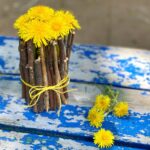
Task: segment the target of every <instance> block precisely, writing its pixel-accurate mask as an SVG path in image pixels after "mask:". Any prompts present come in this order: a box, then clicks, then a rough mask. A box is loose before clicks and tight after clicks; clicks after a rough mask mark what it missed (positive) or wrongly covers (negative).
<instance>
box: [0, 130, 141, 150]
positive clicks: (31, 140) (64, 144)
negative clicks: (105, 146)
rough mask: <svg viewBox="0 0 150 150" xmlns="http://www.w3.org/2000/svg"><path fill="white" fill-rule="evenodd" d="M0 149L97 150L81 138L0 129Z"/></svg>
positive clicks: (135, 149)
mask: <svg viewBox="0 0 150 150" xmlns="http://www.w3.org/2000/svg"><path fill="white" fill-rule="evenodd" d="M0 147H1V150H16V149H17V150H29V149H30V150H36V149H40V150H50V149H53V150H54V149H61V150H66V149H68V150H98V149H99V148H98V147H97V146H96V145H94V143H93V142H92V141H91V142H88V141H82V140H74V139H65V138H59V137H53V136H44V135H37V134H31V133H20V132H15V131H6V130H0ZM122 149H125V150H138V148H131V147H126V146H113V147H112V148H110V150H122Z"/></svg>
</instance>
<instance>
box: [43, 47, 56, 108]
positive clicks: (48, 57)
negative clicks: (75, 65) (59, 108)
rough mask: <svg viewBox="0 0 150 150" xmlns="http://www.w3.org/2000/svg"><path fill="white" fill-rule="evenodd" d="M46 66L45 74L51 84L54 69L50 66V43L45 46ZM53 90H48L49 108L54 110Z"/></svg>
mask: <svg viewBox="0 0 150 150" xmlns="http://www.w3.org/2000/svg"><path fill="white" fill-rule="evenodd" d="M45 52H46V67H47V75H48V85H50V86H52V85H53V79H52V75H53V76H54V74H53V73H54V71H53V67H52V59H53V58H52V55H51V47H50V45H49V46H47V49H46V51H45ZM53 95H54V94H53V91H49V105H50V109H51V110H54V109H55V107H54V97H53Z"/></svg>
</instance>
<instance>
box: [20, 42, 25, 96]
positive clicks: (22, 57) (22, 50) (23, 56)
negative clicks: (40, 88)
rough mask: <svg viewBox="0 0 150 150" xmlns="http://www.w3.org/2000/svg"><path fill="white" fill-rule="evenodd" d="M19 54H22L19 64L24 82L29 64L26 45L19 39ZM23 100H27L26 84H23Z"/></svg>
mask: <svg viewBox="0 0 150 150" xmlns="http://www.w3.org/2000/svg"><path fill="white" fill-rule="evenodd" d="M18 49H19V52H20V64H19V69H20V75H21V78H22V79H23V80H25V70H24V68H25V66H26V64H27V59H26V43H25V42H24V41H23V40H22V39H19V47H18ZM22 98H25V99H26V87H25V85H24V84H22Z"/></svg>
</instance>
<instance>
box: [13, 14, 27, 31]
mask: <svg viewBox="0 0 150 150" xmlns="http://www.w3.org/2000/svg"><path fill="white" fill-rule="evenodd" d="M28 22H29V16H28V15H27V14H24V15H22V16H20V17H19V18H18V19H17V20H16V21H15V23H14V28H15V29H21V28H23V27H24V25H25V24H26V23H28Z"/></svg>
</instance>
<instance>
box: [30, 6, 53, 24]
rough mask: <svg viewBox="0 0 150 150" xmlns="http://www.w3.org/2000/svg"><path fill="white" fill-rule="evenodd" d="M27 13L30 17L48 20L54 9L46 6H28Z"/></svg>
mask: <svg viewBox="0 0 150 150" xmlns="http://www.w3.org/2000/svg"><path fill="white" fill-rule="evenodd" d="M27 14H28V15H29V16H30V19H31V20H32V19H38V20H40V21H44V22H45V21H46V22H47V21H49V20H50V19H51V17H52V16H53V15H54V10H53V9H52V8H49V7H47V6H42V5H39V6H34V7H32V8H30V9H29V10H28V12H27Z"/></svg>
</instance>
